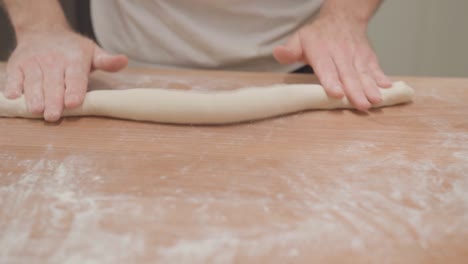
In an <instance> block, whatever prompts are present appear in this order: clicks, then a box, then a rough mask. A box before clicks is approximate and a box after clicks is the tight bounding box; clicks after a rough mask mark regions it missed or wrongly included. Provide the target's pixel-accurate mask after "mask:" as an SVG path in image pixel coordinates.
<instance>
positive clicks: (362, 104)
mask: <svg viewBox="0 0 468 264" xmlns="http://www.w3.org/2000/svg"><path fill="white" fill-rule="evenodd" d="M344 54H346V53H337V55H336V57H335V58H334V61H335V65H336V67H337V69H338V74H339V76H340V80H341V82H342V83H343V85H344V87H343V90H344V92H345V94H346V97H347V98H348V100H349V101H350V103H351V104H352V105H354V107H356V109H358V110H360V111H367V110H368V109H369V108H370V107H371V104H370V102H369V101H368V100H367V97H366V94H365V93H364V90H363V88H362V87H363V85H362V83H361V81H360V79H359V74H358V72H357V71H356V69H355V67H354V65H353V63H351V60H350V59H349V56H345V55H344Z"/></svg>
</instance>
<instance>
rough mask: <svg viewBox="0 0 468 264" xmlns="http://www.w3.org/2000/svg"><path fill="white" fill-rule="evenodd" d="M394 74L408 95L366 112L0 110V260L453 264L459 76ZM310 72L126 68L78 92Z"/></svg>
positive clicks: (464, 103)
mask: <svg viewBox="0 0 468 264" xmlns="http://www.w3.org/2000/svg"><path fill="white" fill-rule="evenodd" d="M3 77H4V74H3V73H2V74H1V76H0V79H3ZM397 79H403V80H405V81H407V82H408V83H409V84H410V85H412V86H413V87H414V88H415V90H416V97H415V99H414V103H412V104H409V105H402V106H395V107H389V108H383V109H380V110H374V111H372V112H371V113H370V114H367V115H364V114H359V113H356V112H353V111H347V110H346V111H342V110H336V111H309V112H304V113H300V114H293V115H289V116H284V117H280V118H274V119H269V120H265V121H261V122H254V123H247V124H241V125H232V126H174V125H160V124H151V123H138V122H131V121H122V120H112V119H104V118H93V117H86V118H68V119H64V120H62V121H61V122H60V123H58V124H46V123H44V122H43V121H40V120H24V119H5V118H3V119H2V118H0V135H1V137H0V160H1V163H0V263H75V262H76V263H155V262H160V263H468V246H467V245H468V79H444V78H395V80H397ZM0 81H1V80H0ZM315 81H316V80H315V79H314V78H313V77H312V76H306V75H300V76H299V75H281V74H265V73H262V74H260V73H259V74H254V73H227V72H196V71H186V72H184V71H168V70H165V71H163V70H143V69H129V70H126V71H125V72H123V73H119V74H116V75H109V74H102V73H99V74H95V75H94V76H93V80H92V81H91V86H92V87H93V88H95V89H96V88H128V87H151V86H162V87H170V88H178V89H190V88H193V89H216V88H218V89H232V88H237V87H242V86H248V85H266V84H272V83H281V82H287V83H294V82H315Z"/></svg>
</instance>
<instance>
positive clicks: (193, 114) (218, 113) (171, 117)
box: [0, 82, 414, 124]
mask: <svg viewBox="0 0 468 264" xmlns="http://www.w3.org/2000/svg"><path fill="white" fill-rule="evenodd" d="M380 91H381V93H382V97H383V101H382V102H381V103H379V104H377V105H374V106H373V107H383V106H390V105H395V104H400V103H405V102H409V101H411V99H412V97H413V93H414V91H413V89H412V88H411V87H409V86H408V85H407V84H406V83H404V82H395V83H394V84H393V86H392V87H391V88H388V89H381V90H380ZM345 108H353V106H352V105H350V104H349V102H348V100H347V99H346V98H343V99H333V98H329V97H328V96H327V95H326V94H325V92H324V90H323V88H322V86H320V85H312V84H282V85H274V86H268V87H249V88H243V89H237V90H231V91H216V92H196V91H180V90H170V89H147V88H137V89H128V90H98V91H91V92H88V93H87V95H86V99H85V101H84V103H83V105H82V106H81V107H79V108H76V109H72V110H65V111H64V113H63V116H105V117H113V118H121V119H131V120H138V121H149V122H159V123H174V124H228V123H237V122H243V121H250V120H258V119H264V118H268V117H274V116H278V115H283V114H288V113H293V112H298V111H303V110H310V109H345ZM0 116H2V117H24V118H42V116H41V115H33V114H31V113H29V112H28V111H27V108H26V104H25V102H24V98H23V97H20V98H18V99H15V100H9V99H6V98H5V97H4V96H3V93H0Z"/></svg>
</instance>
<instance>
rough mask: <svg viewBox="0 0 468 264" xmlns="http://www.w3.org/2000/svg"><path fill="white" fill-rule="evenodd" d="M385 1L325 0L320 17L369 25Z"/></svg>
mask: <svg viewBox="0 0 468 264" xmlns="http://www.w3.org/2000/svg"><path fill="white" fill-rule="evenodd" d="M382 2H383V0H324V2H323V5H322V7H321V9H320V17H338V18H344V19H346V20H348V21H350V22H355V23H359V24H362V25H367V24H368V23H369V21H370V20H371V18H372V16H373V15H374V13H375V12H376V11H377V9H378V7H379V6H380V4H381V3H382Z"/></svg>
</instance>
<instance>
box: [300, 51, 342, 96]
mask: <svg viewBox="0 0 468 264" xmlns="http://www.w3.org/2000/svg"><path fill="white" fill-rule="evenodd" d="M308 54H309V53H308ZM308 60H309V63H311V65H312V67H313V68H314V71H315V74H316V75H317V77H318V78H319V80H320V83H321V84H322V86H323V88H324V89H325V92H326V93H327V95H328V96H331V97H335V98H342V97H343V96H344V92H343V88H342V85H341V81H340V78H339V76H338V72H337V69H336V66H335V64H334V63H333V60H332V58H331V57H330V56H329V55H328V54H327V55H321V56H320V57H317V58H310V59H308Z"/></svg>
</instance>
